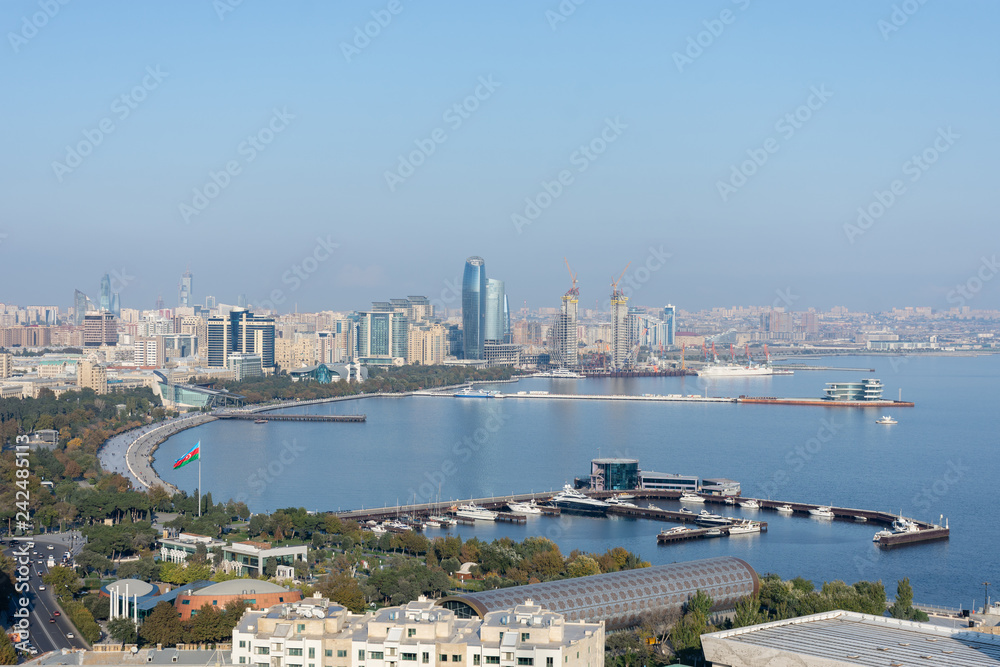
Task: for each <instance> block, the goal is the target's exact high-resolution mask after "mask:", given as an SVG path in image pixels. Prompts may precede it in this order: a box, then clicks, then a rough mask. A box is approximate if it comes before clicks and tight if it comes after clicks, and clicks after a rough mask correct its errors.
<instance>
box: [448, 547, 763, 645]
mask: <svg viewBox="0 0 1000 667" xmlns="http://www.w3.org/2000/svg"><path fill="white" fill-rule="evenodd" d="M698 590H701V591H703V592H704V593H707V594H708V595H709V596H710V597H711V598H712V601H713V602H714V603H715V604H714V607H713V609H715V610H721V609H732V608H733V607H734V606H735V605H736V602H737V601H738V600H739V599H740V598H742V597H745V596H747V595H753V594H755V593H759V592H760V579H759V578H758V577H757V573H756V572H755V571H754V569H753V568H752V567H750V565H749V564H748V563H747V562H746V561H743V560H741V559H739V558H732V557H728V556H727V557H721V558H707V559H704V560H695V561H690V562H686V563H671V564H670V565H656V566H654V567H646V568H642V569H638V570H625V571H623V572H609V573H608V574H595V575H592V576H589V577H577V578H575V579H562V580H560V581H547V582H544V583H541V584H528V585H526V586H514V587H511V588H499V589H496V590H492V591H483V592H481V593H467V594H464V595H453V596H449V597H445V598H442V599H441V600H440V601H439V602H438V604H439V605H441V606H442V607H445V608H447V609H451V610H452V611H454V612H455V613H456V615H458V617H459V618H471V617H472V616H474V615H475V616H479V617H480V618H482V617H484V616H485V615H486V614H487V613H488V612H491V611H499V610H502V609H510V608H512V607H514V606H516V605H519V604H523V603H524V601H525V600H526V599H531V600H533V601H534V603H535V604H539V605H541V606H543V607H545V608H546V609H549V610H550V611H554V612H557V613H560V614H563V615H565V617H566V620H567V621H586V622H588V623H596V622H598V621H604V623H605V627H607V628H608V629H611V630H613V629H615V628H624V627H629V626H633V625H637V624H639V623H640V622H641V618H640V617H641V615H642V614H645V613H649V612H655V611H660V610H680V609H681V608H682V607H683V605H684V603H685V602H687V601H688V599H690V598H691V597H692V596H693V595H694V594H695V592H696V591H698Z"/></svg>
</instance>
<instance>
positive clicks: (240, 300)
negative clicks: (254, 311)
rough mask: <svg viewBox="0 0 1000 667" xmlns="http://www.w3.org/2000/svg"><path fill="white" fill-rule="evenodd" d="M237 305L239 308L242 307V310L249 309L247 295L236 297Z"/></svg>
mask: <svg viewBox="0 0 1000 667" xmlns="http://www.w3.org/2000/svg"><path fill="white" fill-rule="evenodd" d="M236 305H237V306H238V307H240V308H246V307H247V295H246V294H240V295H239V296H238V297H236Z"/></svg>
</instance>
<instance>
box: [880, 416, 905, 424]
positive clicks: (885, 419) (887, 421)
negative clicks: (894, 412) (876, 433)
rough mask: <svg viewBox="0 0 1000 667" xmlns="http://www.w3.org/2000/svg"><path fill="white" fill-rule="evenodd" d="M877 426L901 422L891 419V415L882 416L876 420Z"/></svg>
mask: <svg viewBox="0 0 1000 667" xmlns="http://www.w3.org/2000/svg"><path fill="white" fill-rule="evenodd" d="M875 423H876V424H898V423H899V422H898V421H896V420H895V419H893V418H892V417H890V416H889V415H882V417H881V418H879V419H876V420H875Z"/></svg>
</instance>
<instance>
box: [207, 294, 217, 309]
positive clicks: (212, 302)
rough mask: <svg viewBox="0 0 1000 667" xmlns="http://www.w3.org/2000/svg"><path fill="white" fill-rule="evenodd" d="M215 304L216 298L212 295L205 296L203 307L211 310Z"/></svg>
mask: <svg viewBox="0 0 1000 667" xmlns="http://www.w3.org/2000/svg"><path fill="white" fill-rule="evenodd" d="M215 306H216V300H215V297H214V296H206V297H205V308H207V309H209V310H212V309H213V308H215Z"/></svg>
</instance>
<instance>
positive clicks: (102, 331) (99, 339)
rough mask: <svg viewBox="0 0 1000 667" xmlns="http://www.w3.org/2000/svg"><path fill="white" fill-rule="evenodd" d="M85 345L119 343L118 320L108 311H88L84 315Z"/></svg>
mask: <svg viewBox="0 0 1000 667" xmlns="http://www.w3.org/2000/svg"><path fill="white" fill-rule="evenodd" d="M83 344H84V346H85V347H100V346H101V345H117V344H118V321H117V320H116V319H115V316H114V315H112V314H111V313H108V312H100V313H87V314H86V315H84V316H83Z"/></svg>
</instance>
